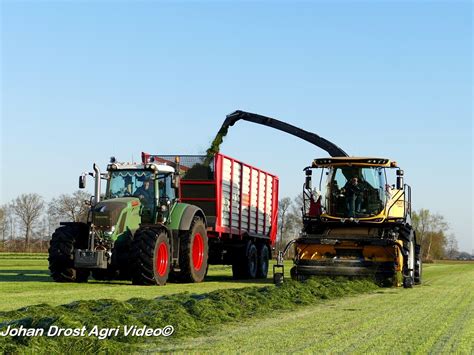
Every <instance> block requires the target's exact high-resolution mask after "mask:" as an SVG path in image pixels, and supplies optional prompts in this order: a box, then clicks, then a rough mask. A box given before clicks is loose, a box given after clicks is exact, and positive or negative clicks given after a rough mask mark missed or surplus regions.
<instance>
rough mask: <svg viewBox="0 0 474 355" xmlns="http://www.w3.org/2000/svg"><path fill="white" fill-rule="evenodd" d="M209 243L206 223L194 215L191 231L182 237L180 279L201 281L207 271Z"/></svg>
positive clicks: (183, 280)
mask: <svg viewBox="0 0 474 355" xmlns="http://www.w3.org/2000/svg"><path fill="white" fill-rule="evenodd" d="M208 255H209V245H208V239H207V232H206V225H205V224H204V221H203V220H202V218H201V217H198V216H196V217H194V220H193V223H192V224H191V228H189V231H187V232H185V233H184V234H183V235H182V236H181V237H180V248H179V268H180V270H181V271H180V273H179V279H180V281H182V282H201V281H202V280H204V277H205V276H206V273H207V258H208Z"/></svg>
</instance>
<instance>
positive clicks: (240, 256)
mask: <svg viewBox="0 0 474 355" xmlns="http://www.w3.org/2000/svg"><path fill="white" fill-rule="evenodd" d="M257 269H258V251H257V247H256V246H255V244H254V243H253V242H251V241H248V242H247V244H246V245H245V247H244V248H243V249H240V250H239V251H236V254H235V256H234V262H233V263H232V276H233V278H234V279H236V280H239V279H254V278H256V277H257Z"/></svg>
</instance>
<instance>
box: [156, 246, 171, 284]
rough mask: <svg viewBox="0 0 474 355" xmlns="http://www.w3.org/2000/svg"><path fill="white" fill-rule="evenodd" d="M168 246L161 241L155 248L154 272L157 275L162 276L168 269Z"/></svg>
mask: <svg viewBox="0 0 474 355" xmlns="http://www.w3.org/2000/svg"><path fill="white" fill-rule="evenodd" d="M168 259H169V258H168V248H167V247H166V243H164V242H161V243H160V245H159V246H158V248H157V250H156V261H155V264H156V272H157V273H158V276H164V275H165V274H166V270H168Z"/></svg>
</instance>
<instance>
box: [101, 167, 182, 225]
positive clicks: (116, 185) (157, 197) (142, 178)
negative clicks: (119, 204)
mask: <svg viewBox="0 0 474 355" xmlns="http://www.w3.org/2000/svg"><path fill="white" fill-rule="evenodd" d="M107 171H108V179H107V190H106V198H107V199H116V198H119V199H122V198H127V197H135V198H138V200H139V202H140V204H141V206H142V207H141V213H140V214H141V220H142V222H143V223H155V221H159V222H164V221H166V218H167V217H168V216H167V215H168V214H169V207H170V205H171V203H172V202H173V201H174V200H175V189H174V187H173V181H174V175H175V169H174V168H173V167H171V166H168V165H165V164H156V163H153V162H151V163H146V164H134V163H133V164H131V163H117V162H116V161H111V163H110V164H109V165H108V166H107Z"/></svg>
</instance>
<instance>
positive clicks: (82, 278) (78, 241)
mask: <svg viewBox="0 0 474 355" xmlns="http://www.w3.org/2000/svg"><path fill="white" fill-rule="evenodd" d="M87 238H88V227H87V225H86V224H82V223H77V224H69V225H65V226H61V227H59V228H58V229H56V231H55V232H54V233H53V236H52V237H51V241H50V244H49V245H50V246H49V250H48V252H49V257H48V261H49V270H50V271H51V277H52V278H53V280H54V281H56V282H87V279H88V278H89V270H86V269H76V268H74V249H85V248H87Z"/></svg>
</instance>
